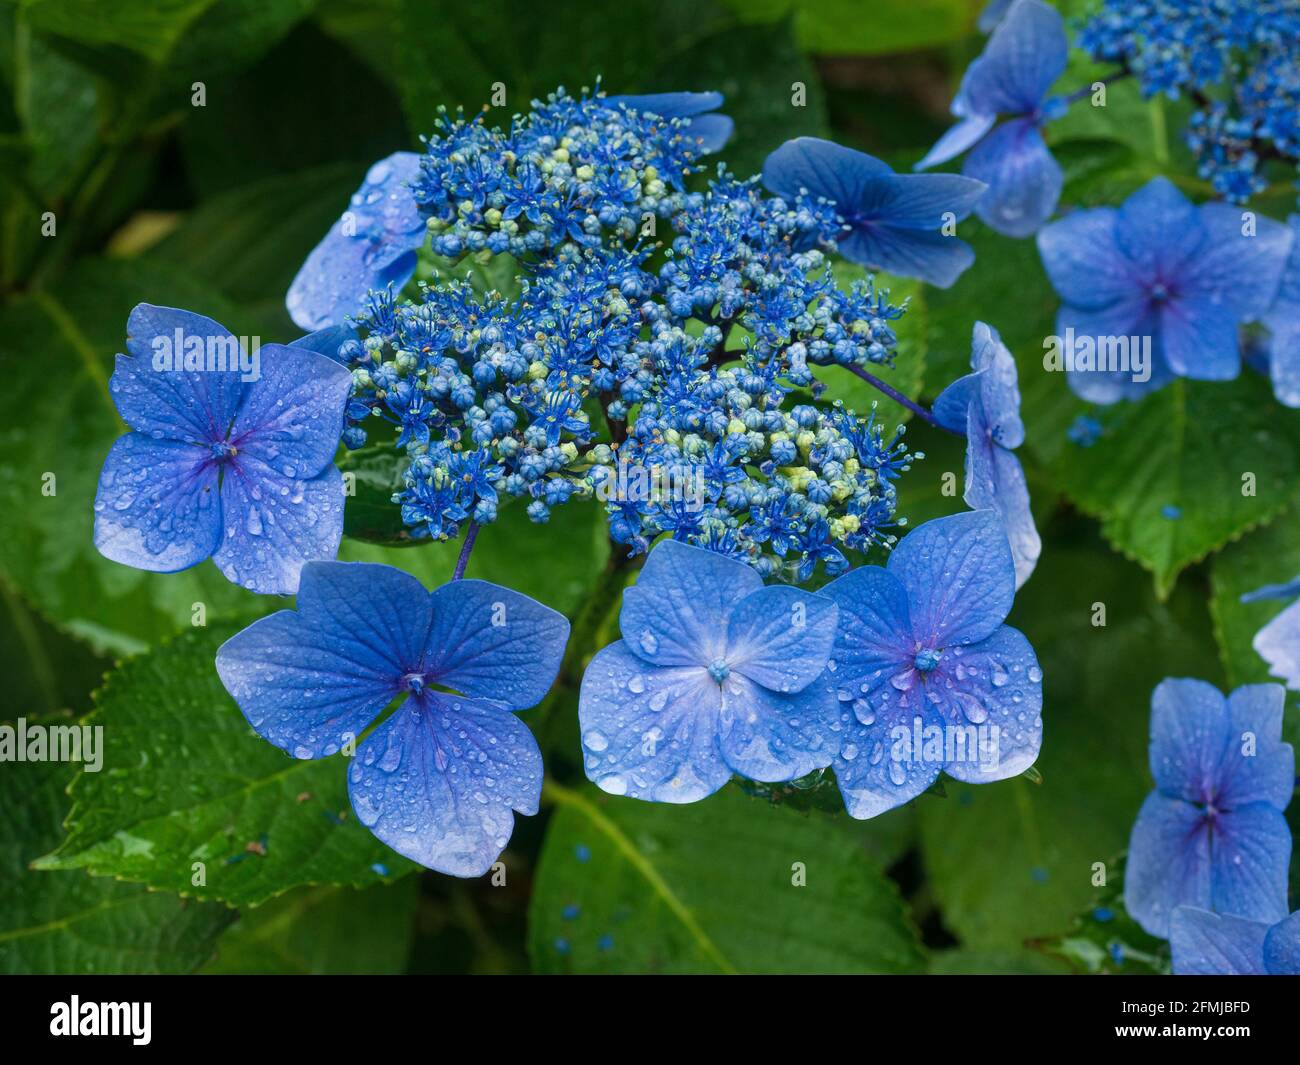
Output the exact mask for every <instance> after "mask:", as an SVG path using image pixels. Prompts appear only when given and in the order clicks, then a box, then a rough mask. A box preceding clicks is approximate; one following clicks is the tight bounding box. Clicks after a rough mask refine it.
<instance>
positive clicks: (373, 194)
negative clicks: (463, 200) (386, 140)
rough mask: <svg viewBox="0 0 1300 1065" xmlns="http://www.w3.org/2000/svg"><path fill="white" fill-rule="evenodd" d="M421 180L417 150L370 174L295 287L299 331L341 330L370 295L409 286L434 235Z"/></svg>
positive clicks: (292, 296)
mask: <svg viewBox="0 0 1300 1065" xmlns="http://www.w3.org/2000/svg"><path fill="white" fill-rule="evenodd" d="M419 176H420V155H419V153H418V152H394V153H393V154H392V155H390V156H389V157H388V158H387V159H381V160H380V161H379V162H377V163H375V165H374V166H372V167H371V168H370V170H369V171H368V172H367V173H366V178H365V181H363V182H362V183H361V188H359V189H357V191H356V192H355V193H354V194H353V196H352V202H351V203H350V204H349V205H348V209H347V210H346V211H344V212H343V215H342V217H341V218H340V219H339V220H338V221H337V222H335V223H334V225H333V226H331V227H330V231H329V232H328V233H326V234H325V239H324V240H322V241H321V242H320V243H319V244H317V245H316V247H315V248H313V249H312V252H311V254H310V255H308V256H307V261H306V262H304V263H303V264H302V269H300V270H299V271H298V276H297V277H295V278H294V279H293V284H292V285H290V286H289V295H288V297H287V298H286V300H285V306H287V307H288V309H289V317H291V318H292V319H293V320H294V322H295V323H296V324H297V325H298V326H299V327H300V328H302V329H306V330H320V329H323V328H324V327H325V326H329V325H339V324H341V323H342V322H343V320H344V318H346V317H347V316H348V315H351V314H356V313H357V312H358V311H360V310H361V305H362V302H363V301H364V299H365V297H366V294H367V293H368V292H369V291H370V290H371V289H386V288H388V286H389V285H392V286H393V288H395V289H400V288H401V287H402V286H403V285H404V284H406V282H407V281H409V280H410V278H411V275H412V274H413V273H415V264H416V258H417V256H416V252H417V250H418V249H419V248H420V247H421V246H422V245H423V244H424V240H425V236H426V234H427V233H428V227H427V224H426V222H425V220H424V217H423V215H421V213H420V207H419V204H417V203H416V202H415V197H414V196H413V195H412V193H411V189H410V184H411V182H413V181H414V180H415V179H416V178H418V177H419Z"/></svg>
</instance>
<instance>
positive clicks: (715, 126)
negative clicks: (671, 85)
mask: <svg viewBox="0 0 1300 1065" xmlns="http://www.w3.org/2000/svg"><path fill="white" fill-rule="evenodd" d="M724 99H725V97H723V95H722V93H720V92H655V93H648V94H646V95H643V96H607V97H605V103H606V104H608V105H610V106H612V107H617V106H618V105H619V104H625V105H627V106H628V107H630V108H632V109H633V110H634V111H640V112H643V113H644V114H648V115H659V116H661V117H662V118H682V119H686V120H687V123H686V131H687V133H688V135H689V136H691V137H693V138H694V139H695V140H696V141H698V142H699V147H700V151H702V152H706V153H708V152H720V151H722V149H723V148H724V147H725V146H726V143H727V141H729V140H730V139H731V134H732V131H733V130H734V129H735V127H736V123H735V122H734V121H733V120H732V119H731V118H730V117H729V116H727V115H717V114H712V113H711V112H714V111H717V109H718V108H719V107H721V106H722V104H723V101H724Z"/></svg>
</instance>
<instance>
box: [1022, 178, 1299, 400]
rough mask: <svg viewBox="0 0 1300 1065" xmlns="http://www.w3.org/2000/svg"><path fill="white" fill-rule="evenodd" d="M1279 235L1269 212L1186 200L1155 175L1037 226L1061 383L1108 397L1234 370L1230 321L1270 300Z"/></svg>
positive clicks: (1237, 364) (1086, 395)
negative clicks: (1116, 200)
mask: <svg viewBox="0 0 1300 1065" xmlns="http://www.w3.org/2000/svg"><path fill="white" fill-rule="evenodd" d="M1291 245H1292V232H1291V230H1290V229H1289V228H1288V227H1287V226H1285V225H1283V224H1282V223H1281V222H1276V221H1274V220H1272V219H1270V218H1265V217H1263V216H1260V215H1255V214H1254V213H1250V212H1243V211H1242V209H1241V208H1239V207H1233V206H1231V205H1229V204H1226V203H1207V204H1203V205H1201V206H1200V207H1197V206H1196V205H1195V204H1193V203H1192V202H1191V201H1190V200H1188V199H1187V197H1186V196H1184V195H1183V194H1182V193H1181V192H1180V191H1179V190H1178V189H1177V188H1176V187H1175V186H1174V185H1173V183H1172V182H1170V181H1169V180H1167V179H1166V178H1163V177H1159V178H1155V179H1153V180H1152V181H1150V182H1148V183H1147V184H1146V185H1144V186H1143V187H1142V188H1140V189H1138V190H1137V191H1136V192H1135V193H1133V195H1131V196H1130V197H1129V198H1128V199H1127V200H1125V201H1124V203H1123V205H1122V206H1120V207H1118V208H1115V207H1099V208H1096V209H1093V210H1086V211H1075V212H1074V213H1073V214H1070V215H1067V216H1066V217H1064V218H1062V219H1061V220H1060V221H1057V222H1053V223H1052V224H1051V225H1048V226H1045V227H1044V228H1043V229H1042V231H1041V232H1040V233H1039V234H1038V250H1039V254H1040V255H1041V256H1042V259H1043V266H1044V267H1045V268H1046V270H1047V276H1048V278H1049V279H1050V280H1051V282H1052V285H1053V287H1054V288H1055V289H1056V291H1057V293H1058V294H1059V295H1060V297H1061V300H1062V303H1061V309H1060V311H1059V312H1058V313H1057V317H1056V333H1057V339H1058V340H1059V341H1060V343H1061V345H1062V352H1061V354H1062V363H1063V366H1064V369H1065V370H1066V371H1067V374H1068V380H1069V382H1070V387H1071V388H1072V389H1074V391H1075V392H1076V393H1077V394H1078V395H1079V396H1081V397H1082V398H1083V399H1086V400H1088V401H1089V402H1092V403H1114V402H1116V401H1117V400H1121V399H1136V398H1138V397H1140V396H1142V395H1145V394H1146V393H1148V392H1151V391H1154V390H1155V389H1157V388H1160V387H1161V386H1163V385H1164V384H1166V383H1168V382H1169V381H1170V380H1172V379H1173V378H1175V377H1186V378H1190V379H1192V380H1198V381H1227V380H1231V379H1232V378H1235V377H1236V376H1237V374H1238V373H1240V371H1241V352H1240V347H1239V344H1238V326H1239V325H1240V324H1242V323H1244V322H1248V321H1254V320H1256V319H1258V318H1260V317H1261V316H1262V315H1263V314H1264V313H1265V312H1266V311H1267V310H1268V308H1269V306H1270V305H1271V304H1272V303H1273V300H1274V298H1275V296H1276V294H1277V292H1278V285H1279V282H1280V280H1281V277H1282V271H1283V268H1284V267H1285V265H1286V262H1287V257H1288V255H1289V254H1290V252H1291Z"/></svg>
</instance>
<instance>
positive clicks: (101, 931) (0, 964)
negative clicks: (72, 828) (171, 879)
mask: <svg viewBox="0 0 1300 1065" xmlns="http://www.w3.org/2000/svg"><path fill="white" fill-rule="evenodd" d="M72 774H73V768H72V767H71V766H70V765H67V764H65V763H60V762H14V763H6V764H5V766H4V769H3V771H0V809H3V810H4V812H5V816H4V817H3V818H0V973H3V974H6V975H11V976H12V975H15V974H50V973H69V974H72V973H186V972H190V971H191V970H193V969H195V968H197V967H198V966H199V965H201V964H202V963H203V962H204V961H205V960H206V959H208V958H209V957H211V956H212V950H213V947H214V945H215V944H216V941H217V937H218V936H219V935H220V934H221V932H222V931H223V930H224V929H225V928H226V926H227V925H229V924H230V922H231V921H233V920H234V919H235V914H234V912H233V911H232V910H228V909H226V908H225V907H224V906H219V905H214V904H210V903H202V902H196V901H194V900H189V899H179V898H177V897H176V896H175V895H165V894H159V893H156V892H151V891H146V890H145V889H144V888H142V887H139V886H138V885H134V884H119V883H116V882H114V881H112V880H108V879H96V878H93V877H89V876H86V874H85V873H83V872H80V871H77V872H36V871H33V870H31V869H30V868H28V863H29V862H31V861H32V860H33V859H34V858H37V857H38V856H39V855H41V854H43V853H44V852H45V851H46V850H48V849H49V848H50V847H52V846H53V845H54V844H55V843H56V842H57V841H58V839H59V835H60V833H61V828H60V824H61V822H62V820H63V816H64V814H65V813H66V811H67V808H68V799H67V796H66V794H65V793H64V789H65V788H66V786H67V783H68V781H69V779H71V777H72Z"/></svg>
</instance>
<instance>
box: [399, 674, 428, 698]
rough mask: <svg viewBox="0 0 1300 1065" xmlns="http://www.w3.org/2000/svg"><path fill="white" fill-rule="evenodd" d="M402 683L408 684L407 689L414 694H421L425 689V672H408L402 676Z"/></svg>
mask: <svg viewBox="0 0 1300 1065" xmlns="http://www.w3.org/2000/svg"><path fill="white" fill-rule="evenodd" d="M402 683H403V684H404V685H406V690H407V691H409V692H411V693H412V694H413V695H419V694H420V693H421V692H422V691H424V674H423V673H408V674H406V676H404V677H403V678H402Z"/></svg>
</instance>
